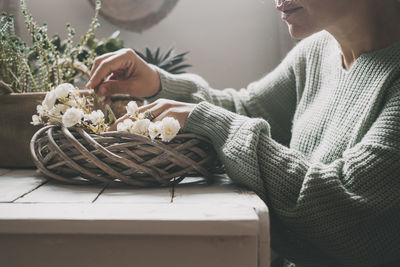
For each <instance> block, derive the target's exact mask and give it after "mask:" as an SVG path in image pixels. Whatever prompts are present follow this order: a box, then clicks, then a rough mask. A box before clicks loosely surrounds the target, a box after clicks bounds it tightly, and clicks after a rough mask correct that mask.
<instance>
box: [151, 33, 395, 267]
mask: <svg viewBox="0 0 400 267" xmlns="http://www.w3.org/2000/svg"><path fill="white" fill-rule="evenodd" d="M157 70H158V72H159V75H160V78H161V86H162V90H161V91H160V93H159V94H158V95H156V96H155V97H154V98H152V99H151V100H154V99H156V98H169V99H175V100H178V101H186V102H192V103H199V104H198V105H197V106H196V108H195V109H194V110H193V112H192V113H191V114H190V116H189V118H188V120H187V122H186V125H185V129H184V130H185V131H189V132H194V133H197V134H200V135H204V136H206V137H208V138H209V139H211V140H212V142H213V145H214V147H215V149H216V150H217V152H218V154H219V157H220V159H221V160H222V162H223V163H224V165H225V168H226V171H227V173H228V175H229V176H230V178H231V179H232V180H233V181H235V182H237V183H239V184H241V185H244V186H246V187H248V188H249V189H251V190H253V191H255V192H256V193H257V194H258V195H259V196H260V197H261V198H262V199H263V200H264V201H265V202H266V204H267V205H268V207H269V209H270V215H271V240H272V241H271V242H272V247H273V248H274V249H276V250H277V251H278V252H279V253H280V254H282V255H283V256H284V257H286V258H288V259H289V260H291V261H293V262H295V263H296V264H299V265H305V266H375V265H379V266H381V265H389V264H394V263H393V262H396V261H399V260H400V43H397V44H394V45H392V46H390V47H387V48H384V49H381V50H377V51H374V52H370V53H365V54H363V55H361V56H360V57H359V58H358V59H357V61H356V62H355V63H354V65H353V66H352V67H351V69H350V70H348V71H347V70H345V69H343V67H342V60H341V54H340V50H339V47H338V44H337V42H336V40H335V39H334V38H333V37H332V36H331V35H330V34H328V33H327V32H320V33H317V34H314V35H313V36H311V37H309V38H307V39H305V40H303V41H302V42H300V43H299V44H298V45H297V46H296V47H295V48H294V49H293V50H292V51H291V52H290V53H289V54H288V56H287V57H286V58H285V59H284V60H283V62H282V63H281V64H280V65H279V66H278V67H277V68H276V69H275V70H274V71H272V72H271V73H269V74H268V75H266V76H265V77H263V78H262V79H260V80H259V81H257V82H254V83H252V84H250V85H249V86H248V88H246V89H241V90H239V91H237V90H234V89H225V90H215V89H212V88H210V87H209V85H208V84H207V83H206V82H205V81H204V80H203V79H202V78H200V77H199V76H197V75H194V74H182V75H171V74H169V73H166V72H164V71H162V70H160V69H157ZM398 266H400V265H398Z"/></svg>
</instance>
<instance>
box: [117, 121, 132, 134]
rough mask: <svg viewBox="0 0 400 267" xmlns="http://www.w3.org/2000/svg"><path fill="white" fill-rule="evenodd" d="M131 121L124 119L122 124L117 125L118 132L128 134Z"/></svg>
mask: <svg viewBox="0 0 400 267" xmlns="http://www.w3.org/2000/svg"><path fill="white" fill-rule="evenodd" d="M133 124H134V123H133V121H132V120H131V119H126V120H124V121H123V122H120V123H118V124H117V131H118V132H129V129H131V128H133Z"/></svg>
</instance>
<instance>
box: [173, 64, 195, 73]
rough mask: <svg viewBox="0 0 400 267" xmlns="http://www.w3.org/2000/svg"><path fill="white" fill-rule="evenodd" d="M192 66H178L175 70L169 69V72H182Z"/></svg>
mask: <svg viewBox="0 0 400 267" xmlns="http://www.w3.org/2000/svg"><path fill="white" fill-rule="evenodd" d="M191 66H192V65H189V64H183V65H179V66H176V67H174V68H171V69H169V70H168V72H170V73H176V72H178V71H181V70H183V69H186V68H190V67H191Z"/></svg>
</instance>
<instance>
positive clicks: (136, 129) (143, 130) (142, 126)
mask: <svg viewBox="0 0 400 267" xmlns="http://www.w3.org/2000/svg"><path fill="white" fill-rule="evenodd" d="M149 125H150V120H149V119H144V120H137V121H135V122H134V125H133V128H132V130H131V132H132V133H135V134H140V135H144V136H148V135H149Z"/></svg>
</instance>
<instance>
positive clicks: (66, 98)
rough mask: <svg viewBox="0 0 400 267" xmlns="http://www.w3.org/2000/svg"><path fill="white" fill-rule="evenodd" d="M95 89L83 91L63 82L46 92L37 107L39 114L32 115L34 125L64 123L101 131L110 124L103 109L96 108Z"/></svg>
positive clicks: (94, 131)
mask: <svg viewBox="0 0 400 267" xmlns="http://www.w3.org/2000/svg"><path fill="white" fill-rule="evenodd" d="M94 102H95V95H94V91H93V90H88V91H87V94H86V95H85V94H83V93H81V91H80V90H78V89H77V88H75V87H74V86H73V85H72V84H69V83H63V84H60V85H59V86H57V87H56V88H55V89H53V90H51V91H49V92H47V93H46V96H45V98H44V100H43V102H42V103H41V105H38V106H37V107H36V111H37V114H35V115H33V116H32V122H31V123H32V124H33V125H48V124H54V125H64V126H65V127H67V128H68V127H83V128H85V129H86V130H88V131H90V132H92V133H101V132H104V131H106V130H107V127H108V126H109V125H108V123H106V118H105V116H104V113H103V111H102V110H100V109H98V110H95V109H94V106H95V105H94Z"/></svg>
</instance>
